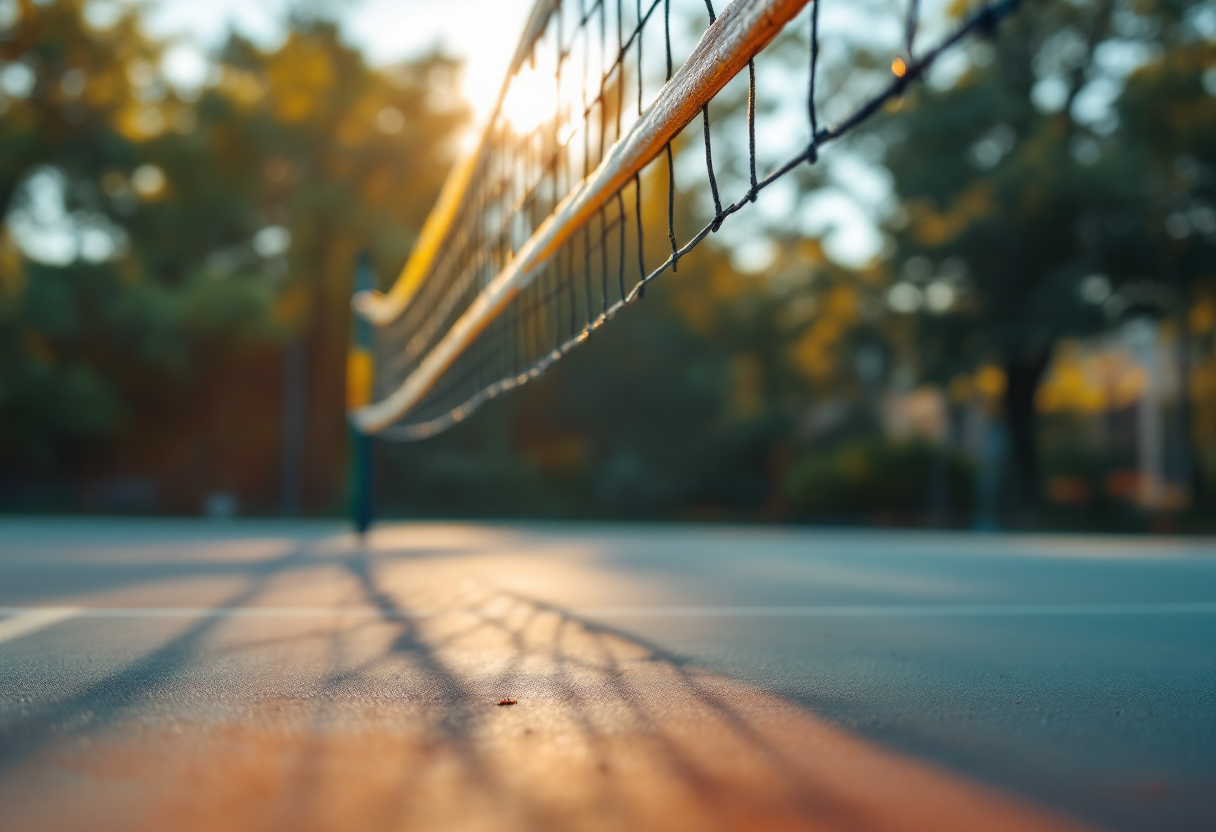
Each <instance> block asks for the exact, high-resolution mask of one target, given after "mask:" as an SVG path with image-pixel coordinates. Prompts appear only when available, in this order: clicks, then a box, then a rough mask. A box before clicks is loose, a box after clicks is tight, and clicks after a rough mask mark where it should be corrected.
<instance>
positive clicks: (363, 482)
mask: <svg viewBox="0 0 1216 832" xmlns="http://www.w3.org/2000/svg"><path fill="white" fill-rule="evenodd" d="M354 283H355V285H354V291H355V292H356V293H358V292H362V291H369V290H371V289H372V288H373V285H374V283H375V280H374V278H373V275H372V259H371V255H370V254H369V253H368V252H367V251H362V252H360V253H359V255H358V257H357V258H356V259H355V281H354ZM372 337H373V336H372V326H371V324H370V323H368V321H367V320H366V319H365V318H364V317H363V316H362V315H354V316H353V317H352V321H351V340H350V350H349V352H348V353H347V360H346V398H347V402H346V404H347V410H348V411H353V410H355V409H356V408H359V407H363V406H364V405H366V404H367V403H368V402H369V401H371V394H372V378H373V370H374V367H373V366H372V354H373V353H372ZM347 432H348V436H349V444H350V462H349V468H348V477H349V486H350V487H349V494H350V504H349V509H350V518H351V523H352V524H353V525H354V527H355V533H356V534H358V535H359V537H360V538H363V536H364V535H366V534H367V530H368V529H369V528H370V527H371V524H372V519H373V514H374V504H375V499H374V495H373V493H372V480H373V467H374V466H373V458H372V437H371V436H370V435H369V434H366V433H364V432H363V431H361V430H359V429H358V428H357V427H356V426H355V424H354V422H353V421H348V426H347Z"/></svg>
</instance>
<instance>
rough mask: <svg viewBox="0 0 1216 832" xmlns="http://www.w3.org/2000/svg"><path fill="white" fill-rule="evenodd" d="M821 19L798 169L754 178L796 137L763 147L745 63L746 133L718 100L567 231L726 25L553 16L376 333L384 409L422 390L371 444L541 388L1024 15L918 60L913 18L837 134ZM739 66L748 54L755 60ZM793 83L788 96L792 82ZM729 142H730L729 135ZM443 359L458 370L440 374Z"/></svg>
mask: <svg viewBox="0 0 1216 832" xmlns="http://www.w3.org/2000/svg"><path fill="white" fill-rule="evenodd" d="M702 2H703V5H704V8H701V4H702ZM822 2H823V0H816V1H815V2H811V3H809V4H807V3H805V0H804V2H801V3H796V4H795V5H796V6H798V7H802V6H807V5H809V8H805V9H802V10H801V11H800V12H798V15H799V17H798V18H797V19H796V20H795V22H794V23H793V24H791V28H792V26H794V25H798V22H797V21H798V20H799V19H801V20H802V21H803V22H804V24H805V25H806V27H807V28H806V29H805V30H803V32H804V33H805V34H803V35H802V37H803V38H806V40H803V41H802V42H803V43H806V42H807V41H809V50H808V52H809V54H807V53H806V52H804V53H803V55H804V59H803V60H804V61H805V63H804V66H803V73H802V78H803V80H802V81H801V82H800V83H801V84H805V86H804V87H803V89H804V91H805V107H804V108H803V110H804V116H803V119H804V125H803V126H802V127H801V129H802V131H803V137H804V138H803V139H800V140H799V145H798V147H797V148H796V149H795V150H794V151H793V152H787V153H786V155H785V159H784V161H781V162H779V163H777V164H774V165H772V166H771V168H770V169H767V170H759V169H758V168H759V167H760V166H761V163H760V162H758V159H768V158H772V157H773V155H774V154H773V153H768V154H765V153H762V152H760V150H759V149H758V148H757V140H758V134H759V138H760V139H761V140H768V139H770V138H771V139H773V143H774V144H776V145H778V147H780V146H781V145H782V144H783V143H784V145H788V144H789V142H790V138H789V135H784V133H787V132H788V131H779V130H760V131H758V130H757V127H756V122H757V109H758V108H757V95H756V92H757V75H758V73H757V66H756V63H757V62H756V60H754V59H753V58H754V55H753V54H752V53H751V52H750V51H748V52H746V53H745V54H744V55H743V56H742V57H743V59H744V60H745V61H746V62H745V63H743V64H742V65H741V66H742V68H741V70H740V72H739V74H738V77H737V78H736V79H735V80H734V81H733V82H732V86H730V87H727V88H726V89H725V90H724V91H723V92H720V93H718V95H720V96H723V97H727V96H731V95H733V96H735V97H736V98H737V99H738V100H739V101H740V106H739V107H738V108H737V109H738V111H739V113H740V117H739V118H731V119H727V120H726V121H724V122H723V123H722V124H717V123H716V121H715V120H714V119H711V115H712V114H711V107H710V102H709V101H708V100H706V101H705V102H704V103H703V104H701V105H700V106H699V107H698V108H697V109H698V110H699V112H696V113H695V117H694V118H693V119H692V120H691V121H689V122H688V123H687V125H686V126H684V127H683V128H682V130H681V131H680V132H678V133H677V134H675V135H673V136H672V137H670V138H668V139H667V140H666V141H665V142H663V143H662V144H661V145H659V146H658V147H656V148H654V150H653V152H650V153H648V154H647V155H648V158H645V157H644V158H642V159H640V160H637V161H638V164H636V165H635V166H634V167H635V168H636V169H632V170H627V171H625V173H626V174H627V176H626V177H625V178H624V179H623V180H622V181H621V182H620V183H619V184H617V185H616V186H614V187H612V188H610V189H608V190H607V191H605V192H604V193H603V194H602V196H601V198H600V199H599V200H597V202H598V204H597V205H596V206H595V207H594V209H593V210H591V211H587V212H584V213H583V214H582V215H581V216H578V217H575V218H574V219H573V220H569V221H568V220H566V219H565V218H562V217H560V216H555V213H556V215H560V214H561V208H562V203H563V200H564V199H567V198H568V197H569V196H570V195H571V194H572V193H574V192H575V191H576V190H578V189H579V188H580V186H582V187H585V185H586V182H587V181H588V180H589V179H590V178H594V174H595V173H596V171H597V168H601V167H603V166H604V165H605V162H606V160H609V162H610V161H611V159H610V158H609V157H610V156H611V155H612V151H613V147H614V145H615V144H617V143H620V142H621V141H622V140H625V141H628V140H629V139H630V138H631V136H632V135H634V134H636V133H637V132H639V131H641V130H643V129H644V128H645V127H646V126H647V123H648V119H649V118H650V117H651V116H652V115H653V113H652V110H653V109H654V108H653V106H652V102H654V101H655V99H656V97H661V94H662V90H663V88H664V87H670V86H671V85H670V84H669V82H670V81H671V79H672V78H673V76H676V75H678V74H679V73H680V71H681V67H682V66H683V64H684V63H685V62H686V61H689V60H692V59H695V58H696V57H697V51H696V50H697V44H698V43H699V42H703V41H704V38H705V37H707V36H708V33H709V32H710V31H711V30H712V29H713V26H714V22H715V19H716V17H717V16H716V14H715V10H714V6H713V3H712V0H697V2H696V7H695V8H688V4H683V5H684V8H680V4H679V3H678V0H677V2H676V3H674V4H673V0H541V2H540V3H539V4H538V5H537V7H536V8H535V9H534V10H533V13H532V17H531V19H530V21H529V26H528V31H527V33H526V34H525V38H524V41H523V43H522V44H521V46H520V49H519V51H518V53H517V56H516V61H515V63H514V65H513V67H512V70H511V73H510V76H509V77H510V81H509V83H508V84H507V85H505V87H504V89H503V93H502V95H500V97H499V103H498V105H497V107H496V109H495V111H494V114H493V116H492V117H491V119H490V121H489V124H488V126H487V127H486V129H485V132H484V134H483V137H482V140H481V143H480V145H479V147H478V148H477V150H476V152H475V154H474V156H473V158H472V161H471V163H470V164H471V166H470V167H469V169H468V171H467V178H466V179H465V180H464V181H463V182H462V185H463V187H462V189H461V191H460V193H459V194H457V197H456V200H457V201H456V202H455V209H454V211H453V212H452V213H451V216H450V221H449V222H448V223H447V224H446V227H445V228H444V229H443V234H442V237H441V241H440V243H439V244H438V245H437V246H436V247H435V254H434V256H433V258H431V259H430V260H429V262H427V263H426V264H425V266H426V268H425V271H424V272H423V273H422V274H421V275H420V276H419V278H418V280H417V282H416V286H415V287H414V288H413V291H412V293H411V294H410V297H409V299H408V302H407V303H405V304H404V308H402V309H400V310H398V311H396V312H394V313H393V314H392V316H391V318H390V319H388V320H382V321H378V323H379V324H380V325H379V326H378V327H377V328H376V331H375V337H374V342H375V345H374V355H375V382H374V393H373V398H374V399H375V400H377V401H381V402H386V401H389V400H391V399H392V398H393V397H394V396H398V397H400V395H401V392H402V390H403V388H404V387H406V386H409V385H411V384H412V385H413V387H414V395H412V396H411V397H409V399H410V400H409V401H408V404H407V405H406V406H405V407H400V408H396V409H395V410H393V411H391V412H390V414H389V416H388V417H387V418H386V417H384V416H383V415H381V417H380V419H379V423H373V422H371V421H365V422H364V423H363V427H364V429H365V430H372V431H375V432H377V433H379V435H381V436H384V437H387V438H394V439H401V440H417V439H423V438H426V437H429V436H433V435H434V434H436V433H439V432H441V431H443V430H445V429H447V428H449V427H451V426H452V425H454V424H456V423H457V422H459V421H460V420H462V419H464V418H465V417H467V416H468V415H469V414H471V413H472V412H473V411H474V410H476V409H477V407H478V406H479V405H481V404H483V403H484V402H486V401H487V400H489V399H491V398H493V397H495V396H497V395H500V394H501V393H503V392H505V391H506V390H509V389H511V388H513V387H516V386H518V385H520V384H523V383H525V382H526V381H528V380H529V379H532V378H535V377H537V376H538V375H540V374H541V373H543V372H544V371H545V370H546V369H547V368H548V367H549V366H551V365H552V364H553V363H554V362H556V361H558V360H559V359H560V358H561V357H562V356H564V355H565V354H566V353H568V352H569V351H570V350H571V349H573V348H574V347H575V346H577V345H578V344H579V343H581V342H582V341H584V340H585V339H586V338H587V337H589V336H590V335H591V334H592V333H593V332H594V331H595V330H596V329H597V328H598V327H600V326H601V325H603V324H604V323H605V322H607V321H609V320H611V319H612V318H613V316H615V315H616V314H617V313H618V312H620V311H621V310H622V308H623V307H625V306H627V305H628V304H630V303H633V302H635V301H637V300H638V299H639V298H641V297H643V295H644V293H645V289H646V285H647V284H648V283H649V282H650V281H652V280H654V279H655V278H656V277H658V276H660V275H661V274H663V273H664V272H665V271H667V270H668V269H671V270H673V271H674V270H676V269H678V268H679V264H680V260H681V258H683V257H685V256H686V255H687V254H688V253H689V252H690V251H691V250H692V249H693V248H694V247H696V246H697V245H698V244H700V243H701V242H702V241H703V240H704V239H705V238H706V237H707V236H708V235H709V234H711V233H713V232H715V231H717V230H719V228H720V227H721V226H722V224H723V222H724V221H726V220H727V219H728V218H729V217H731V216H732V215H733V214H736V213H737V212H739V211H740V210H741V209H743V208H744V207H745V206H747V205H749V204H750V203H752V202H755V200H756V198H757V196H758V195H759V194H760V193H761V192H762V191H763V190H764V189H765V188H767V187H769V186H770V185H772V184H773V183H774V182H775V181H777V180H778V179H780V178H781V177H783V176H786V175H787V174H789V173H790V172H791V171H793V170H795V169H796V168H798V167H799V166H801V165H805V164H807V163H811V164H813V163H815V162H816V161H817V160H818V154H819V150H820V148H822V147H823V146H824V145H825V144H827V143H829V142H832V141H834V140H836V139H838V138H840V137H841V136H844V135H845V134H847V133H848V132H850V131H851V130H854V129H855V128H856V127H857V126H859V125H860V124H862V123H863V122H865V121H866V120H867V119H869V118H870V117H871V116H873V115H874V114H875V113H877V112H879V111H880V110H881V109H882V108H883V107H884V106H885V105H886V104H887V103H888V102H890V101H891V100H892V99H895V98H897V97H898V96H900V95H901V94H902V93H903V92H904V90H905V88H906V87H907V85H908V84H909V83H911V82H913V81H915V80H917V79H918V78H921V77H922V76H923V75H924V74H925V72H926V71H927V70H928V69H929V68H930V66H932V64H933V63H934V62H935V61H936V60H937V59H938V58H939V56H941V55H942V54H943V53H945V52H946V51H947V50H949V49H951V48H952V47H954V46H955V45H957V44H959V43H960V42H961V41H962V40H963V39H964V38H966V37H967V36H968V35H970V34H972V33H979V34H988V33H991V32H992V31H993V29H994V28H995V26H996V24H997V23H998V22H999V21H1000V20H1001V19H1002V18H1003V17H1004V16H1006V15H1007V14H1009V13H1010V12H1012V11H1013V10H1014V9H1015V8H1016V7H1017V6H1018V5H1020V3H1021V0H997V1H996V2H990V3H986V4H983V5H979V6H977V7H976V8H975V9H974V10H973V11H972V12H971V13H970V14H969V15H968V16H966V17H965V18H963V19H961V20H960V21H959V22H958V23H957V24H956V25H955V26H954V28H953V29H952V30H950V31H948V32H947V33H946V34H945V35H944V36H942V37H941V38H940V39H939V40H938V41H937V42H936V43H935V44H934V45H933V46H932V47H930V48H927V49H924V50H921V51H916V50H915V48H914V47H915V41H916V36H917V27H918V25H919V19H920V17H921V15H920V13H919V7H918V4H917V0H912V2H911V3H910V4H909V5H908V6H907V7H906V9H905V13H904V14H903V15H902V16H901V17H902V19H901V23H900V25H901V26H902V29H903V43H904V47H903V50H902V51H903V54H902V55H900V56H899V57H898V58H896V60H895V62H894V63H893V64H892V72H891V75H890V78H889V80H888V81H887V82H886V83H885V84H884V85H883V86H882V87H881V88H879V89H878V90H877V91H875V92H874V93H872V94H871V95H869V96H868V97H865V98H863V99H862V100H861V101H859V102H858V103H857V104H856V106H854V107H852V108H850V111H849V112H847V113H846V114H845V115H844V116H843V117H841V118H839V119H838V120H836V121H835V122H834V123H832V124H830V125H827V126H825V125H824V124H822V123H821V118H820V113H819V107H818V104H817V100H816V99H817V90H816V85H817V83H820V78H819V77H818V76H819V74H820V70H819V63H820V60H819V55H820V31H819V29H820V26H819V14H820V6H821V5H822ZM735 3H736V5H738V4H741V3H742V4H748V3H750V4H751V5H754V6H764V5H766V4H765V3H763V2H761V1H760V0H735ZM769 5H776V4H769ZM789 5H790V4H789V3H787V4H786V6H789ZM728 11H734V10H724V17H725V14H726V13H728ZM795 11H797V9H795ZM690 29H691V30H692V32H693V34H698V32H697V31H696V30H697V29H699V30H700V33H704V34H701V38H700V39H699V40H698V39H697V38H693V37H689V32H690ZM734 48H738V49H743V50H749V48H750V47H749V45H748V43H747V42H744V43H741V44H735V47H734ZM690 56H691V58H690ZM783 78H784V79H785V81H784V83H785V84H788V83H789V80H788V79H789V78H790V75H789V73H788V72H787V73H785V74H784V76H783ZM678 80H679V78H677V81H678ZM694 94H695V90H694ZM711 127H713V128H715V129H711ZM727 128H729V129H730V131H731V135H726V136H724V135H722V134H721V131H722V130H725V129H727ZM778 133H782V134H783V135H776V134H778ZM770 134H772V135H770ZM694 144H700V145H703V146H704V154H703V160H702V159H701V154H700V153H699V152H698V153H697V154H696V157H697V163H698V164H697V170H695V171H694V170H693V169H692V167H691V166H690V165H689V164H687V163H686V161H687V159H688V158H689V154H690V151H691V149H692V148H693V146H694ZM697 149H698V150H699V148H697ZM777 152H779V150H778V151H777ZM727 156H728V157H729V159H728V160H727V161H726V162H724V161H723V159H724V157H727ZM724 168H725V169H728V171H727V174H726V175H725V176H724V175H723V170H724ZM693 193H703V194H705V196H706V199H707V202H708V203H711V205H710V204H707V206H706V207H707V209H709V212H710V214H711V216H710V218H709V221H708V222H706V223H705V224H704V225H703V226H701V227H699V228H691V229H681V228H678V227H677V226H678V225H679V223H678V221H677V220H678V216H677V214H678V212H677V198H678V197H683V196H685V195H687V194H693ZM546 220H548V223H549V227H548V228H545V227H543V226H544V224H545V223H546ZM555 220H557V221H559V222H567V225H568V227H567V228H565V229H564V232H563V234H564V239H562V240H561V241H560V243H559V244H557V245H555V246H552V247H551V248H552V250H551V251H547V252H545V253H544V256H543V257H541V258H539V259H538V260H537V261H536V262H534V263H533V262H531V261H529V267H528V269H527V273H526V274H522V275H516V280H515V282H514V283H513V284H512V289H511V291H510V292H508V293H506V294H505V295H502V294H501V293H500V295H499V298H500V300H499V301H498V302H497V303H496V304H494V305H493V309H492V311H491V313H490V314H486V309H485V303H484V302H485V296H486V295H487V294H491V295H492V294H494V283H495V280H496V279H500V280H501V276H502V275H503V274H504V272H505V271H508V270H509V269H510V268H511V267H512V265H513V264H514V265H516V266H518V265H519V264H518V263H517V262H516V261H517V259H519V258H521V252H522V253H523V254H525V255H529V256H530V255H531V254H533V253H534V252H528V251H526V248H527V246H528V245H529V241H533V242H534V240H533V238H534V237H536V236H538V232H543V231H546V230H548V231H552V225H553V223H554V222H555ZM664 226H665V227H664ZM525 259H526V258H525ZM479 298H480V300H479ZM479 303H481V304H482V308H478V304H479ZM474 318H477V319H478V322H477V323H476V324H475V325H472V326H470V327H466V329H467V333H468V337H466V338H465V339H463V342H462V343H460V344H457V345H456V347H455V348H453V345H452V344H451V343H444V341H445V339H447V340H448V341H449V342H450V341H451V340H452V332H453V330H454V329H459V328H460V324H461V321H462V319H464V323H465V324H468V323H469V322H470V320H472V319H474ZM437 351H441V352H443V353H444V354H445V357H444V358H443V360H442V361H441V362H439V363H438V365H437V363H436V353H437ZM428 361H429V362H430V364H429V366H425V365H426V364H427V362H428ZM437 366H438V369H436V367H437ZM420 380H421V381H420ZM383 407H384V405H381V408H382V409H383ZM398 411H399V412H398ZM358 416H359V414H356V422H357V423H358Z"/></svg>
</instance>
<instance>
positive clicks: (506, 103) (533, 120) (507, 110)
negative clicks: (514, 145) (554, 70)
mask: <svg viewBox="0 0 1216 832" xmlns="http://www.w3.org/2000/svg"><path fill="white" fill-rule="evenodd" d="M502 114H503V115H504V116H506V118H507V121H509V122H510V123H511V129H513V130H514V131H515V132H516V133H518V134H520V135H526V134H528V133H531V132H532V131H533V130H535V129H536V128H537V127H539V126H540V125H542V124H544V123H545V122H546V121H548V120H549V119H551V118H553V116H555V115H556V114H557V88H556V84H555V83H554V79H553V75H552V74H551V73H546V72H544V71H543V70H539V69H533V68H531V67H524V68H523V69H521V70H520V71H519V74H518V75H516V76H515V80H513V81H512V82H511V86H510V88H509V89H508V90H507V95H506V97H505V98H504V99H503V102H502Z"/></svg>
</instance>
